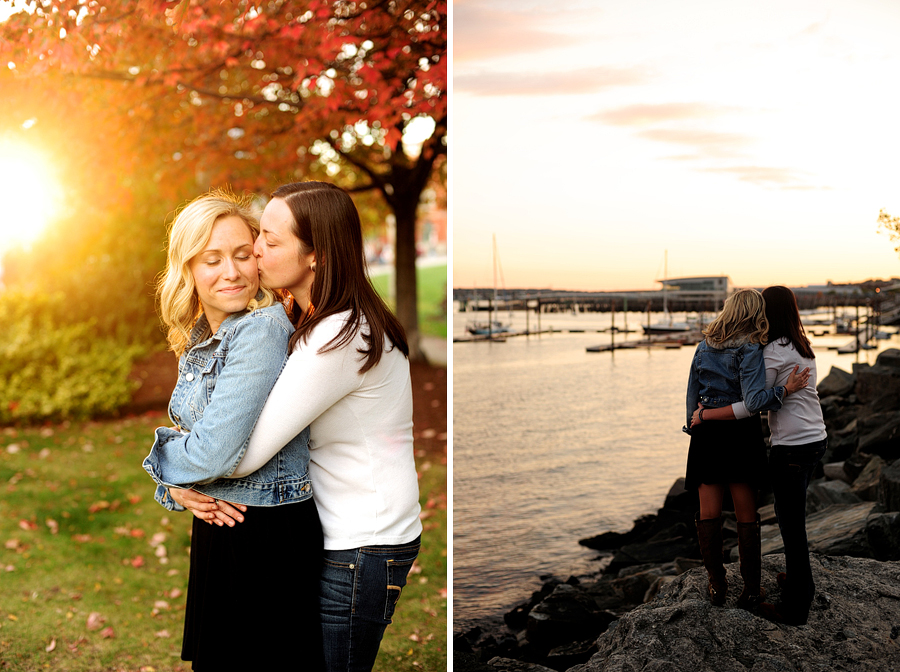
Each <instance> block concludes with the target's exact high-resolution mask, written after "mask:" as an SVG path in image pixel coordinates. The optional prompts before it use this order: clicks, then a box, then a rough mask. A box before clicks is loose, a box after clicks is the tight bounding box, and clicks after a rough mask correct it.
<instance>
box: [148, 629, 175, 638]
mask: <svg viewBox="0 0 900 672" xmlns="http://www.w3.org/2000/svg"><path fill="white" fill-rule="evenodd" d="M153 634H155V635H156V636H157V637H160V638H163V639H165V638H167V637H171V636H172V635H170V634H169V631H168V630H160V631H159V632H155V633H153Z"/></svg>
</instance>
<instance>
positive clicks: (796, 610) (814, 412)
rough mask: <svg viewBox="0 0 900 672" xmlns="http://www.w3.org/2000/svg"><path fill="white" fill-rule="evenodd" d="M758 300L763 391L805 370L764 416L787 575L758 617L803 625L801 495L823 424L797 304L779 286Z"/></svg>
mask: <svg viewBox="0 0 900 672" xmlns="http://www.w3.org/2000/svg"><path fill="white" fill-rule="evenodd" d="M762 295H763V298H764V299H765V301H766V319H767V320H768V323H769V339H768V340H769V344H768V345H766V347H765V349H764V350H763V356H764V358H765V366H766V385H777V384H779V383H781V384H783V383H784V382H785V381H786V380H787V379H788V377H789V375H790V373H791V372H792V371H794V370H796V368H797V367H799V366H803V367H806V368H808V369H809V371H810V384H809V386H808V387H805V388H803V389H801V390H800V391H799V392H798V394H796V395H793V396H791V398H790V399H788V400H785V402H784V405H783V406H782V407H781V409H780V410H774V409H773V410H771V411H770V412H769V428H770V429H771V431H772V449H771V451H770V452H769V476H770V478H771V480H772V490H773V492H774V494H775V515H776V516H777V518H778V527H779V529H780V530H781V539H782V542H783V543H784V561H785V565H786V570H787V572H786V573H782V574H779V575H778V584H779V586H780V587H781V589H782V595H781V601H780V603H779V604H777V605H772V604H768V603H765V604H762V605H761V606H760V614H761V615H762V616H764V617H765V618H768V619H769V620H772V621H776V622H779V623H787V624H789V625H804V624H805V623H806V622H807V620H808V618H809V608H810V606H811V605H812V600H813V596H814V595H815V591H816V588H815V583H814V582H813V578H812V569H811V568H810V564H809V547H808V544H807V538H806V489H807V487H808V486H809V481H810V479H811V478H812V475H813V472H814V471H815V468H816V465H817V464H818V463H819V460H821V459H822V456H823V455H824V454H825V448H826V444H827V439H826V432H825V423H824V421H823V419H822V407H821V405H820V404H819V397H818V394H817V393H816V359H815V358H816V355H815V353H814V352H813V350H812V346H811V345H810V342H809V339H808V338H807V337H806V333H805V332H804V330H803V325H802V324H801V323H800V311H799V310H798V308H797V299H796V297H795V296H794V293H793V292H792V291H791V290H790V289H788V288H787V287H782V286H775V287H768V288H766V289H765V290H764V291H763V293H762ZM698 414H699V411H698V413H697V414H695V415H698ZM747 414H748V412H747V409H746V404H744V403H743V402H742V403H738V404H735V405H733V406H731V407H730V408H728V407H727V408H721V409H704V410H703V420H719V419H722V420H730V419H734V418H743V417H746V416H747Z"/></svg>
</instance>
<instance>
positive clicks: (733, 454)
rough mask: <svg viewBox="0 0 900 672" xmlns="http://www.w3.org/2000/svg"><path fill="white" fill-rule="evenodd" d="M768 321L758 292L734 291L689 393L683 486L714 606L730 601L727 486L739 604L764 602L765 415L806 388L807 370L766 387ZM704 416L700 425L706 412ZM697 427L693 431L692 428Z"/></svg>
mask: <svg viewBox="0 0 900 672" xmlns="http://www.w3.org/2000/svg"><path fill="white" fill-rule="evenodd" d="M767 332H768V322H767V321H766V314H765V301H764V300H763V297H762V295H761V294H760V293H759V292H757V291H756V290H754V289H743V290H738V291H737V292H735V293H734V294H732V295H731V296H730V297H729V298H728V300H727V301H725V306H724V307H723V309H722V313H721V314H720V315H719V316H718V317H717V318H716V319H715V320H713V321H712V322H711V323H710V324H709V326H708V327H707V328H706V330H705V332H704V335H705V336H706V339H705V340H703V341H701V342H700V344H699V345H698V346H697V350H696V351H695V352H694V358H693V360H692V362H691V372H690V377H689V378H688V390H687V424H686V426H685V431H686V432H688V433H689V434H690V435H691V445H690V450H689V452H688V462H687V474H686V477H685V487H686V488H688V489H695V490H697V492H698V496H699V499H700V513H699V514H698V518H697V538H698V541H699V542H700V552H701V554H702V556H703V564H704V565H705V567H706V570H707V573H708V574H709V588H708V590H709V595H710V598H711V600H712V602H713V604H715V605H717V606H721V605H723V604H725V598H726V595H727V591H728V584H727V582H726V579H725V567H724V564H723V553H722V518H721V516H722V499H723V497H724V494H725V488H726V487H727V488H728V489H729V490H730V492H731V498H732V500H733V501H734V511H735V515H736V517H737V521H738V523H737V527H738V545H739V550H740V558H741V578H742V579H743V580H744V587H743V590H742V592H741V595H740V597H739V598H738V600H737V606H739V607H742V608H745V609H753V608H755V607H756V606H758V605H759V603H760V602H761V601H762V596H763V593H762V589H761V588H760V573H761V560H760V537H759V516H758V515H757V513H756V494H757V490H758V489H759V487H760V486H761V485H762V484H763V483H765V481H766V449H765V444H764V443H763V436H762V426H761V423H760V419H759V415H758V414H759V412H760V411H762V410H770V409H773V410H777V409H779V408H781V404H782V402H783V400H784V398H785V396H786V395H788V394H790V393H792V392H796V391H797V390H798V389H800V388H801V387H805V385H806V381H805V380H804V374H805V377H806V378H808V371H807V372H804V373H801V374H797V373H796V371H795V372H794V373H792V374H791V377H790V378H789V379H788V381H787V383H786V385H784V386H777V387H774V388H772V389H766V386H765V383H766V371H765V363H764V360H763V346H765V344H766V335H767ZM738 401H743V402H744V404H745V406H746V408H747V411H748V412H749V414H750V417H747V418H744V419H743V420H737V421H735V422H715V423H701V424H698V425H695V426H694V427H691V416H692V415H693V413H694V411H695V410H696V409H697V407H698V406H699V405H700V404H702V405H703V410H705V409H707V408H720V407H723V406H730V405H731V404H733V403H736V402H738ZM703 410H701V412H700V413H701V414H700V417H699V419H700V420H701V421H702V419H703V418H702V413H703ZM689 427H691V428H690V429H688V428H689Z"/></svg>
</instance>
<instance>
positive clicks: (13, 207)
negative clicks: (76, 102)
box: [0, 140, 59, 251]
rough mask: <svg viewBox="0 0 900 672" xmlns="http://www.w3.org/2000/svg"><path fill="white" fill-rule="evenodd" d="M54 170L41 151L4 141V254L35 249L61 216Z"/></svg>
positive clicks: (0, 177)
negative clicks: (30, 246) (21, 246)
mask: <svg viewBox="0 0 900 672" xmlns="http://www.w3.org/2000/svg"><path fill="white" fill-rule="evenodd" d="M50 166H51V164H50V162H49V161H48V160H47V159H46V157H45V156H44V155H43V154H41V153H40V152H39V151H38V150H36V149H34V148H32V147H29V146H27V145H23V144H20V143H15V142H9V141H4V140H0V202H2V203H4V204H5V208H4V210H5V212H4V214H3V216H2V217H0V251H2V250H8V249H10V248H12V247H15V246H17V245H24V246H26V247H27V246H29V245H31V243H33V242H34V241H35V240H37V239H38V238H39V237H40V235H41V234H42V233H43V232H44V230H45V229H46V228H47V225H48V224H49V223H50V221H51V220H52V219H53V217H54V216H55V215H56V214H57V207H56V204H57V198H58V193H59V188H58V186H57V184H56V181H55V179H54V176H53V170H52V169H51V167H50Z"/></svg>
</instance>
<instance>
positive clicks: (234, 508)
mask: <svg viewBox="0 0 900 672" xmlns="http://www.w3.org/2000/svg"><path fill="white" fill-rule="evenodd" d="M169 495H170V496H171V497H172V499H174V500H175V501H176V502H177V503H178V504H180V505H181V506H183V507H184V508H186V509H187V510H188V511H190V512H191V513H193V514H194V515H195V516H196V517H197V518H199V519H200V520H202V521H205V522H207V523H209V524H210V525H213V524H215V525H218V526H219V527H222V526H223V525H228V526H229V527H234V523H235V521H237V522H239V523H242V522H244V516H243V515H241V514H242V513H245V512H246V511H247V507H246V506H244V505H243V504H231V503H229V502H226V501H224V500H221V499H215V498H214V497H210V496H209V495H204V494H201V493H199V492H197V491H196V490H183V489H181V488H169Z"/></svg>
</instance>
